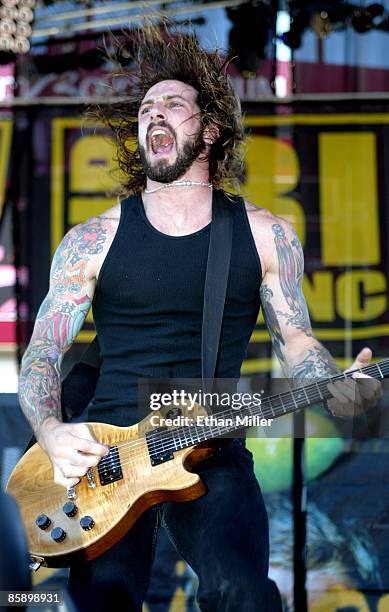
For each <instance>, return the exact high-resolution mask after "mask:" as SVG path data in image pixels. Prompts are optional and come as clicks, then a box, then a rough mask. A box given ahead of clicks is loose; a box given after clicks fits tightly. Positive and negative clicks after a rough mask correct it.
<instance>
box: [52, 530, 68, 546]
mask: <svg viewBox="0 0 389 612" xmlns="http://www.w3.org/2000/svg"><path fill="white" fill-rule="evenodd" d="M51 537H52V538H53V540H54V542H58V543H59V542H62V541H63V540H64V539H65V538H66V531H64V530H63V529H62V527H54V529H53V531H52V532H51Z"/></svg>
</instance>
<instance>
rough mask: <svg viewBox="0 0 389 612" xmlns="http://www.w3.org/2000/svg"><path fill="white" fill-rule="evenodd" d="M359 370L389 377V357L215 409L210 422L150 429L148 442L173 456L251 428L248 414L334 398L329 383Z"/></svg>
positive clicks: (279, 412) (267, 415)
mask: <svg viewBox="0 0 389 612" xmlns="http://www.w3.org/2000/svg"><path fill="white" fill-rule="evenodd" d="M355 372H360V373H363V374H367V375H368V376H370V377H371V378H375V379H382V378H387V377H388V376H389V359H384V360H382V361H379V362H377V363H374V364H369V365H368V366H365V367H364V368H361V369H357V370H353V371H352V372H347V373H344V372H342V373H340V374H337V375H336V376H332V377H330V378H323V379H320V380H316V381H314V382H312V383H309V384H308V385H305V386H301V387H298V388H296V389H291V390H289V391H285V392H283V393H279V394H276V395H271V396H269V397H266V398H264V399H262V401H261V403H260V405H258V404H255V403H252V404H248V405H247V406H244V407H241V408H239V410H235V409H233V408H229V409H227V410H223V411H220V412H215V413H214V414H213V415H210V416H209V417H208V419H207V424H201V425H197V424H193V425H187V426H178V427H175V428H172V429H166V430H163V431H160V430H155V431H150V432H149V433H148V435H147V443H148V447H149V451H150V453H153V454H156V455H157V454H160V455H161V456H162V455H169V453H172V452H174V451H177V450H181V449H183V448H188V447H190V446H194V445H196V444H199V443H200V442H205V441H206V440H211V439H214V438H222V437H228V436H229V435H231V434H234V433H235V432H237V431H239V430H243V429H246V428H247V425H244V424H243V421H244V420H245V417H258V419H276V418H278V417H280V416H283V415H285V414H290V413H292V412H295V411H296V410H300V409H302V408H307V407H308V406H312V405H313V404H317V403H320V402H323V401H325V400H327V399H330V398H331V397H332V394H331V393H330V391H328V384H329V383H331V382H335V381H337V380H344V379H347V378H351V377H352V375H353V374H354V373H355Z"/></svg>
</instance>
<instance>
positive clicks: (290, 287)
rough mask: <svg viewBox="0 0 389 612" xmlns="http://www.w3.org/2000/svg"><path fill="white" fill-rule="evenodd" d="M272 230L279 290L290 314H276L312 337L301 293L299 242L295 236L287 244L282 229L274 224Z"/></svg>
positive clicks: (278, 311) (301, 256) (301, 254)
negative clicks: (277, 266)
mask: <svg viewBox="0 0 389 612" xmlns="http://www.w3.org/2000/svg"><path fill="white" fill-rule="evenodd" d="M272 229H273V234H274V242H275V245H276V251H277V256H278V264H279V279H280V285H281V290H282V293H283V295H284V298H285V300H286V303H287V304H288V306H289V308H290V312H282V311H281V310H277V314H279V315H281V316H282V317H284V318H285V319H286V323H287V325H291V326H292V327H295V328H297V329H300V330H301V331H303V332H304V333H305V334H306V335H307V336H312V331H311V324H310V320H309V313H308V309H307V305H306V302H305V298H304V295H303V292H302V279H303V272H304V256H303V252H302V248H301V245H300V242H299V240H298V238H297V236H295V237H294V238H293V240H292V241H291V242H289V241H288V239H287V238H286V235H285V231H284V229H283V227H281V225H279V224H278V223H275V224H274V225H273V226H272Z"/></svg>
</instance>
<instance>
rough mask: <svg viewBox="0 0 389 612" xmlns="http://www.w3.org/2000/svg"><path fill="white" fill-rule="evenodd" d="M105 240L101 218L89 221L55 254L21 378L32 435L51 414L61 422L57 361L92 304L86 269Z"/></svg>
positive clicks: (24, 409) (72, 231)
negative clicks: (46, 292)
mask: <svg viewBox="0 0 389 612" xmlns="http://www.w3.org/2000/svg"><path fill="white" fill-rule="evenodd" d="M105 240H106V228H105V226H104V223H103V222H102V220H101V219H96V218H94V219H90V220H89V221H87V222H86V223H83V224H82V225H79V226H76V227H74V228H73V229H72V230H70V232H69V233H68V234H67V235H66V236H65V238H64V239H63V241H62V242H61V244H60V246H59V247H58V249H57V251H56V253H55V256H54V259H53V262H52V266H51V272H50V288H49V292H48V294H47V296H46V298H45V299H44V301H43V302H42V305H41V307H40V309H39V312H38V314H37V318H36V321H35V326H34V331H33V334H32V337H31V341H30V344H29V345H28V348H27V350H26V352H25V354H24V356H23V360H22V367H21V372H20V377H19V399H20V404H21V407H22V410H23V412H24V414H25V415H26V417H27V419H28V420H29V422H30V424H31V426H32V428H33V429H34V431H35V432H36V431H37V429H38V428H39V426H40V425H41V423H42V422H43V421H44V420H45V419H46V418H47V417H49V416H55V417H57V418H58V419H60V420H61V401H60V391H61V380H60V365H61V360H62V357H63V355H64V353H65V352H66V351H67V349H68V348H69V347H70V346H71V344H72V343H73V341H74V339H75V338H76V336H77V334H78V332H79V331H80V329H81V327H82V324H83V322H84V320H85V317H86V315H87V313H88V310H89V307H90V305H91V301H92V298H91V297H90V296H89V295H88V294H87V286H88V279H87V276H86V271H87V265H88V262H89V260H90V259H91V258H92V257H93V256H94V255H97V254H99V253H101V252H102V250H103V246H104V242H105Z"/></svg>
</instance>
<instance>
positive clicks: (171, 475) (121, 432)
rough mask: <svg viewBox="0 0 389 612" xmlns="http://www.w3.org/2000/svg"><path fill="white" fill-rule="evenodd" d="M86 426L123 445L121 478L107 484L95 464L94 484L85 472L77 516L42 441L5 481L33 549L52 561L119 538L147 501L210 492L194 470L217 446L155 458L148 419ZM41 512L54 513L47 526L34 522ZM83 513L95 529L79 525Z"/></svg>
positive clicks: (91, 552) (87, 554) (67, 560)
mask: <svg viewBox="0 0 389 612" xmlns="http://www.w3.org/2000/svg"><path fill="white" fill-rule="evenodd" d="M88 425H89V427H90V429H91V430H92V431H93V434H94V436H95V438H96V440H99V441H101V442H102V443H104V444H107V445H109V446H110V447H112V448H115V447H116V448H117V449H118V450H117V453H118V455H117V459H115V462H114V463H115V466H116V467H118V469H119V463H118V460H120V472H121V477H120V478H118V479H117V480H116V481H115V482H108V484H102V483H101V474H100V473H99V469H98V467H96V468H92V470H91V471H90V476H91V478H92V480H93V481H94V483H95V486H94V487H93V486H91V483H90V482H88V478H87V477H83V478H82V479H81V482H80V483H79V484H78V485H77V486H76V487H75V492H76V497H75V499H74V500H72V501H73V503H74V504H75V506H76V508H77V510H76V514H75V515H74V516H67V515H66V514H65V512H64V509H63V506H64V505H65V504H66V503H67V502H69V499H68V497H67V491H66V489H65V488H64V487H63V486H60V485H56V484H55V482H54V480H53V469H52V466H51V462H50V460H49V458H48V456H47V455H46V453H45V452H44V451H43V450H42V449H41V447H40V446H39V445H38V444H35V445H34V446H33V447H31V448H30V449H29V450H28V451H27V452H26V453H25V455H23V457H22V458H21V459H20V461H19V462H18V464H17V466H16V467H15V469H14V471H13V472H12V474H11V477H10V479H9V482H8V485H7V491H8V493H10V494H11V495H13V496H14V497H15V498H16V500H17V502H18V504H19V507H20V511H21V514H22V519H23V523H24V527H25V530H26V532H27V538H28V543H29V550H30V555H31V557H32V559H36V560H39V561H40V562H41V563H42V565H46V566H48V567H67V566H68V565H70V564H71V563H72V562H74V561H77V560H82V559H84V560H91V559H94V558H95V557H97V556H98V555H100V554H102V553H103V552H105V551H106V550H107V549H108V548H110V547H111V546H112V545H113V544H115V543H116V542H118V541H119V540H120V539H121V538H122V537H123V535H124V534H125V533H126V532H127V531H128V530H129V529H130V528H131V527H132V525H133V524H134V523H135V521H136V520H137V518H138V517H139V516H140V515H141V514H142V512H144V511H145V510H146V509H147V508H149V507H150V506H152V505H154V504H157V503H159V502H162V501H175V502H177V501H189V500H192V499H195V498H197V497H200V496H201V495H203V494H204V493H205V491H206V489H205V486H204V484H203V483H202V482H201V480H200V477H199V476H198V475H197V474H196V473H193V472H191V471H190V469H191V468H192V467H193V466H194V465H195V464H196V463H198V462H199V461H201V460H203V459H205V458H206V457H208V456H210V455H211V454H213V453H214V449H213V448H212V445H207V446H200V447H195V448H193V447H191V448H186V449H184V450H179V451H177V452H174V453H173V455H172V458H171V459H170V460H168V461H165V462H163V463H160V464H158V465H152V463H151V460H150V455H149V451H148V446H147V441H146V438H145V432H146V431H147V430H148V429H150V426H149V423H148V421H147V420H146V419H145V420H144V421H141V422H140V423H138V424H137V425H134V426H132V427H116V426H114V425H107V424H103V423H88ZM102 475H103V476H104V472H103V473H102ZM119 475H120V474H119ZM116 476H118V473H116ZM41 515H44V516H46V517H47V518H48V519H49V520H50V523H49V525H48V526H47V527H46V528H44V529H42V528H40V527H38V526H37V524H36V519H37V517H38V516H41ZM82 517H91V519H92V522H91V521H90V520H89V519H86V520H87V521H89V525H88V527H90V525H92V527H91V528H89V529H87V530H85V529H83V528H82V527H81V524H80V519H81V518H82ZM55 528H60V529H62V530H63V532H64V533H65V537H64V538H63V539H62V541H59V542H57V541H55V540H54V539H53V530H54V529H55ZM55 533H56V534H57V535H58V532H55Z"/></svg>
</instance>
